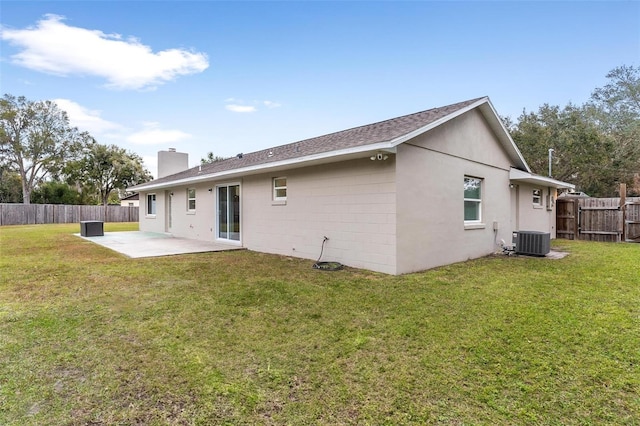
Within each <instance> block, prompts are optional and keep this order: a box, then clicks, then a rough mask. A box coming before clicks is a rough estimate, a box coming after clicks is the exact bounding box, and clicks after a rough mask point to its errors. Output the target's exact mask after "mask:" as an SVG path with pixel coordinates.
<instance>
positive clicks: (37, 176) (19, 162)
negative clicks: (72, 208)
mask: <svg viewBox="0 0 640 426" xmlns="http://www.w3.org/2000/svg"><path fill="white" fill-rule="evenodd" d="M88 137H89V136H88V134H87V133H81V132H79V131H78V129H76V128H74V127H71V126H70V125H69V119H68V117H67V114H66V113H65V112H64V111H62V110H61V109H60V108H58V106H57V105H56V104H55V103H54V102H51V101H38V102H33V101H29V100H27V99H26V98H25V97H23V96H20V97H15V96H12V95H8V94H6V95H4V97H3V98H2V99H0V158H1V159H2V162H3V163H5V164H7V165H8V166H9V167H10V168H11V170H13V171H15V172H16V173H18V174H19V175H20V179H21V183H22V197H23V202H24V203H25V204H30V203H31V192H32V191H33V189H34V188H35V187H36V186H37V185H38V184H39V183H40V182H42V181H43V180H44V179H45V178H46V177H47V176H50V175H52V174H56V173H58V172H59V171H60V170H61V168H62V166H63V164H64V163H65V161H66V160H68V159H69V158H71V157H72V156H73V154H74V152H75V151H76V149H77V148H78V147H79V146H80V145H81V144H82V142H83V141H84V140H86V139H87V138H88Z"/></svg>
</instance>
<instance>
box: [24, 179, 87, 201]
mask: <svg viewBox="0 0 640 426" xmlns="http://www.w3.org/2000/svg"><path fill="white" fill-rule="evenodd" d="M31 201H33V202H34V203H35V204H68V205H74V204H83V203H82V194H80V193H79V192H78V190H77V189H75V188H73V187H72V186H71V185H69V184H67V183H65V182H59V181H55V180H52V181H47V182H43V183H41V184H40V185H38V187H37V188H36V189H34V190H33V192H32V193H31Z"/></svg>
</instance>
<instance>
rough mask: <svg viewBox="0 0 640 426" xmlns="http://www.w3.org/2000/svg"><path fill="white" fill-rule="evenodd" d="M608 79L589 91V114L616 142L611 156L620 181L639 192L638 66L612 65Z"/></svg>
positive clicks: (639, 88)
mask: <svg viewBox="0 0 640 426" xmlns="http://www.w3.org/2000/svg"><path fill="white" fill-rule="evenodd" d="M607 78H608V79H609V83H607V84H606V85H605V86H604V87H600V88H597V89H596V90H594V91H593V93H592V94H591V101H590V102H589V104H588V105H589V107H590V113H591V115H592V116H593V119H594V120H596V121H597V122H598V123H599V126H600V127H601V129H602V130H603V131H604V132H605V133H606V134H607V135H609V136H610V137H612V138H613V139H614V141H615V146H614V150H613V151H612V153H611V155H612V157H613V158H614V161H617V162H618V163H619V174H620V181H621V182H626V183H627V184H631V185H629V189H630V191H631V193H632V195H633V194H634V193H635V194H638V195H640V184H638V181H640V66H639V67H633V66H626V65H623V66H620V67H617V68H614V69H613V70H611V71H610V72H609V73H608V74H607ZM634 178H635V180H636V185H635V187H634V185H633V180H634Z"/></svg>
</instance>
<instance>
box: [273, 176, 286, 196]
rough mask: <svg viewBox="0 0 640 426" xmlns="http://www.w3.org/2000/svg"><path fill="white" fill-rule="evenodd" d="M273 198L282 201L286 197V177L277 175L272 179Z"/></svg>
mask: <svg viewBox="0 0 640 426" xmlns="http://www.w3.org/2000/svg"><path fill="white" fill-rule="evenodd" d="M273 199H274V200H276V201H284V200H286V199H287V178H286V177H278V178H274V179H273Z"/></svg>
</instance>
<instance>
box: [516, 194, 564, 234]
mask: <svg viewBox="0 0 640 426" xmlns="http://www.w3.org/2000/svg"><path fill="white" fill-rule="evenodd" d="M534 189H539V190H541V191H542V204H541V205H539V206H538V205H534V203H533V190H534ZM511 197H512V209H513V218H514V224H513V230H514V231H540V232H548V233H550V234H551V238H555V237H556V210H555V200H556V198H557V191H556V189H555V188H550V187H547V186H542V185H531V184H527V183H514V185H513V189H512V190H511Z"/></svg>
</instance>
